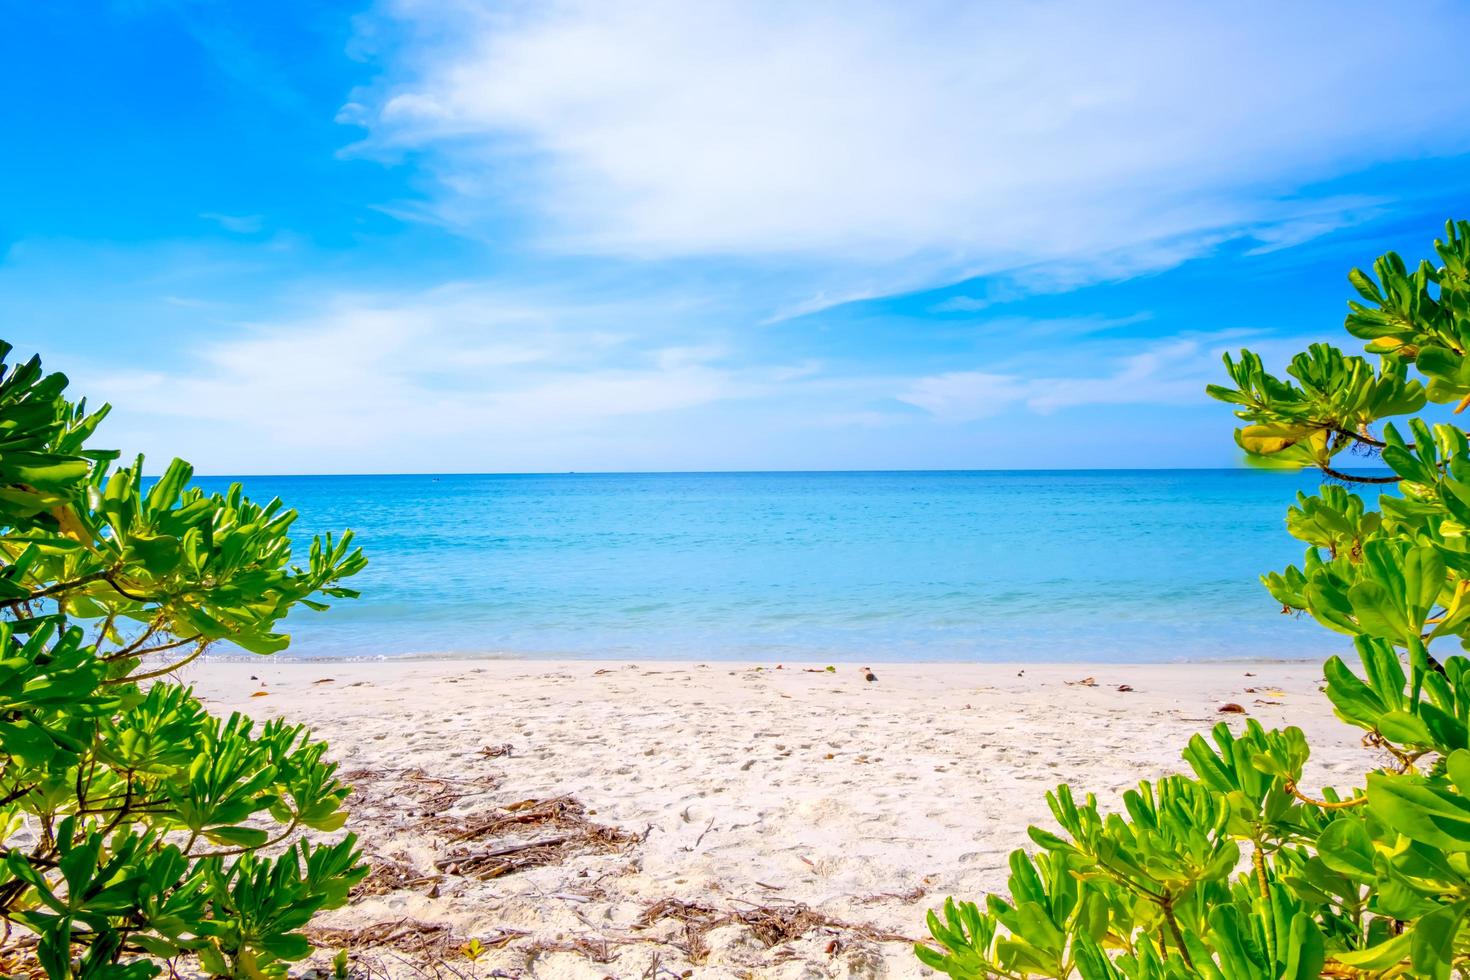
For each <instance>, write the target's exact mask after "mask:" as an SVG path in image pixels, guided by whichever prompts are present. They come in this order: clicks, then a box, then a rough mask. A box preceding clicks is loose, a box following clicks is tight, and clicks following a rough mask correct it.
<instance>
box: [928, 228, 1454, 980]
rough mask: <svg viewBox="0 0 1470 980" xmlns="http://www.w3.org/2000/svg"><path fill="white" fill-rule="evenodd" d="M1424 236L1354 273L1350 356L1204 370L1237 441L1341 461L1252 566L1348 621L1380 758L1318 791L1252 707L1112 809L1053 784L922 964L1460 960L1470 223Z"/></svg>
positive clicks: (1417, 972)
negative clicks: (1239, 721) (1001, 862)
mask: <svg viewBox="0 0 1470 980" xmlns="http://www.w3.org/2000/svg"><path fill="white" fill-rule="evenodd" d="M1434 253H1435V256H1436V258H1435V259H1434V260H1426V261H1423V262H1421V263H1420V264H1419V265H1418V266H1417V267H1414V268H1410V267H1409V266H1408V265H1407V264H1406V263H1405V262H1404V261H1403V260H1402V259H1401V258H1400V257H1399V256H1398V255H1395V254H1392V253H1390V254H1388V255H1385V256H1383V257H1382V258H1380V259H1379V260H1378V261H1377V262H1376V263H1375V264H1374V267H1373V273H1372V274H1371V275H1370V274H1368V273H1365V272H1362V271H1357V270H1355V271H1353V272H1352V273H1351V275H1350V276H1349V280H1350V282H1351V284H1352V286H1353V288H1354V289H1355V290H1356V291H1357V294H1358V299H1356V300H1354V301H1352V302H1351V303H1349V307H1350V312H1349V314H1348V317H1347V324H1346V325H1347V331H1348V333H1350V334H1352V335H1353V336H1354V337H1356V338H1358V339H1359V340H1361V341H1364V342H1365V343H1366V354H1367V355H1368V356H1367V357H1364V356H1358V355H1350V354H1345V353H1343V352H1342V351H1340V350H1339V349H1337V348H1336V347H1332V346H1330V345H1328V344H1315V345H1313V346H1312V347H1311V348H1310V349H1308V350H1307V351H1306V352H1305V353H1302V354H1299V355H1297V356H1296V357H1295V358H1293V359H1292V361H1291V363H1290V365H1289V366H1288V367H1287V368H1286V373H1285V376H1284V377H1282V376H1277V375H1274V374H1271V373H1269V372H1268V371H1267V370H1266V368H1265V366H1264V365H1263V363H1262V361H1261V358H1259V357H1258V356H1256V355H1255V354H1253V353H1250V352H1249V351H1244V352H1242V353H1241V354H1240V356H1239V357H1238V358H1231V357H1228V356H1227V357H1226V359H1225V368H1226V371H1227V373H1228V375H1229V379H1230V384H1228V385H1218V386H1216V385H1212V386H1210V388H1209V394H1210V395H1211V396H1213V397H1214V398H1217V399H1219V400H1221V401H1223V402H1227V403H1229V404H1231V405H1233V406H1235V414H1236V416H1237V417H1238V418H1239V419H1240V421H1241V423H1242V425H1241V427H1240V428H1238V429H1237V430H1236V433H1235V439H1236V442H1237V443H1238V444H1239V445H1240V447H1241V449H1243V450H1244V451H1245V453H1246V455H1247V457H1248V458H1249V459H1250V460H1251V461H1253V462H1256V463H1260V464H1263V465H1270V466H1291V467H1315V468H1317V469H1319V470H1321V471H1322V472H1323V473H1324V474H1326V475H1327V476H1328V477H1330V478H1332V479H1333V480H1334V481H1336V482H1335V483H1332V484H1330V485H1324V486H1323V487H1322V488H1321V489H1320V490H1319V491H1318V492H1317V493H1315V494H1310V495H1308V494H1299V495H1298V498H1297V501H1296V503H1295V505H1294V506H1292V507H1291V508H1290V510H1289V511H1288V513H1287V518H1286V526H1287V530H1288V531H1289V532H1290V533H1291V534H1292V535H1293V536H1295V537H1297V538H1298V539H1300V540H1301V541H1303V542H1305V544H1306V546H1307V548H1306V556H1305V559H1304V560H1303V562H1302V564H1301V565H1299V566H1291V567H1289V568H1287V569H1285V570H1283V571H1280V572H1272V573H1270V574H1268V575H1265V576H1264V577H1263V582H1264V584H1265V586H1266V589H1267V590H1268V591H1269V592H1270V594H1271V596H1272V597H1274V598H1275V600H1276V601H1277V602H1279V603H1280V604H1281V607H1282V610H1283V611H1284V612H1304V613H1306V614H1309V615H1310V616H1312V617H1313V618H1315V619H1316V620H1317V621H1318V622H1320V623H1321V624H1322V625H1323V626H1325V627H1327V628H1328V629H1330V630H1334V631H1336V632H1338V633H1342V634H1344V635H1345V636H1346V637H1350V638H1351V645H1352V647H1353V649H1354V651H1355V654H1354V657H1353V659H1354V660H1355V661H1356V662H1355V663H1353V664H1350V663H1348V662H1347V661H1345V660H1344V659H1342V658H1340V657H1333V658H1332V659H1330V660H1328V661H1327V663H1326V665H1325V670H1324V674H1325V682H1326V683H1325V689H1326V694H1327V697H1328V698H1329V699H1330V701H1331V703H1332V706H1333V708H1334V710H1335V712H1336V714H1337V716H1338V717H1339V718H1341V719H1342V720H1343V721H1344V722H1346V723H1347V724H1349V725H1352V726H1355V727H1357V728H1360V729H1362V730H1363V732H1364V733H1365V734H1364V736H1363V741H1364V743H1365V745H1367V746H1368V747H1369V749H1370V751H1371V752H1372V753H1373V754H1374V755H1375V756H1376V760H1375V761H1376V763H1377V768H1374V769H1372V770H1371V771H1369V772H1366V773H1365V774H1364V778H1363V780H1362V782H1361V784H1360V785H1358V786H1356V787H1353V788H1351V789H1346V790H1338V789H1331V788H1324V789H1320V790H1314V791H1310V792H1309V791H1308V790H1306V789H1304V786H1309V785H1310V784H1311V777H1310V775H1309V774H1308V773H1309V770H1308V760H1309V750H1308V746H1307V742H1306V739H1305V738H1304V737H1303V735H1302V732H1301V731H1300V730H1299V729H1297V728H1286V729H1284V730H1267V729H1265V728H1263V727H1262V726H1261V725H1260V724H1259V723H1257V722H1255V721H1247V722H1245V724H1244V725H1239V726H1236V727H1233V728H1232V727H1231V726H1228V725H1225V724H1220V725H1217V726H1216V727H1215V729H1214V731H1213V732H1212V733H1211V734H1210V736H1209V737H1208V738H1205V737H1202V736H1199V735H1196V736H1195V737H1194V738H1192V739H1191V740H1190V742H1189V744H1188V746H1187V747H1186V748H1185V749H1184V753H1183V755H1184V761H1185V763H1186V764H1187V766H1188V768H1189V770H1190V772H1191V773H1192V775H1188V776H1184V775H1181V776H1172V777H1169V778H1166V779H1161V780H1157V781H1152V782H1145V783H1142V784H1141V785H1139V787H1138V788H1137V789H1135V790H1133V791H1131V792H1129V793H1127V794H1125V796H1124V799H1123V805H1122V808H1121V812H1107V811H1105V809H1104V808H1103V807H1102V806H1100V805H1099V803H1098V802H1097V800H1096V799H1095V798H1094V797H1093V796H1092V795H1090V794H1089V795H1081V794H1078V793H1076V792H1074V791H1073V790H1072V789H1071V788H1069V787H1067V786H1061V787H1059V788H1058V789H1057V790H1056V791H1055V792H1053V793H1051V794H1049V795H1048V798H1047V799H1048V802H1049V803H1050V805H1051V810H1052V813H1053V815H1054V816H1055V818H1056V822H1057V824H1058V827H1057V828H1056V829H1055V830H1046V829H1041V828H1035V827H1033V828H1032V829H1031V840H1032V842H1033V843H1034V845H1035V849H1034V850H1031V851H1016V852H1015V853H1014V854H1012V855H1011V858H1010V879H1009V887H1008V892H1007V893H1006V894H1004V895H991V896H989V897H988V898H987V899H986V900H985V904H984V906H983V907H981V906H977V905H975V904H972V903H969V902H956V901H953V900H950V901H947V902H946V903H945V905H944V908H943V910H942V912H940V913H938V914H936V913H932V912H931V913H930V916H929V927H930V931H931V932H932V934H933V936H934V940H935V943H936V945H933V946H930V945H921V946H919V947H918V955H919V958H920V959H921V960H923V962H925V963H926V964H928V965H929V966H931V967H933V968H934V969H936V970H939V971H941V972H944V973H947V974H949V975H950V976H952V977H956V978H970V977H991V976H1000V977H1026V976H1042V977H1068V976H1074V975H1078V976H1082V977H1085V978H1088V980H1110V978H1120V977H1128V978H1174V977H1179V978H1184V977H1209V978H1219V980H1246V978H1261V980H1266V978H1273V980H1274V978H1283V977H1284V978H1297V980H1303V978H1307V977H1319V976H1321V977H1400V976H1422V977H1436V978H1447V977H1450V976H1452V975H1453V976H1470V659H1467V658H1466V657H1465V656H1464V655H1463V654H1462V653H1458V652H1456V653H1451V652H1448V651H1452V650H1464V649H1466V648H1470V440H1467V435H1466V431H1465V429H1464V427H1463V423H1462V422H1461V421H1460V418H1461V416H1460V413H1462V412H1463V411H1464V410H1465V408H1466V407H1467V406H1470V223H1466V222H1462V223H1459V224H1451V225H1449V226H1447V228H1446V233H1445V237H1444V238H1443V239H1442V240H1440V241H1438V242H1436V243H1435V246H1434ZM1431 403H1432V404H1431ZM1426 406H1429V411H1430V413H1432V414H1431V415H1430V417H1428V418H1420V417H1415V415H1416V413H1419V412H1420V411H1421V410H1424V409H1426ZM1434 406H1445V408H1435V407H1434ZM1401 416H1409V418H1407V420H1405V421H1401V422H1399V423H1394V422H1386V421H1385V420H1387V419H1389V418H1392V417H1401ZM1369 463H1371V464H1372V465H1371V466H1369V465H1365V464H1369ZM1385 467H1386V471H1385V469H1383V468H1385ZM1364 470H1369V471H1370V472H1368V473H1367V474H1366V475H1365V474H1364ZM1365 488H1369V489H1371V490H1381V491H1382V493H1381V495H1380V494H1375V493H1368V495H1367V497H1366V498H1365V496H1363V495H1362V493H1361V492H1362V491H1364V490H1365ZM1354 489H1357V490H1359V491H1360V492H1354ZM1375 498H1376V499H1375ZM1346 642H1347V641H1345V644H1346Z"/></svg>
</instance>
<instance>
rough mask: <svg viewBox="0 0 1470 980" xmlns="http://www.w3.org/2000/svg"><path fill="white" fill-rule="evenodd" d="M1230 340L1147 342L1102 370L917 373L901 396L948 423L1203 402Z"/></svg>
mask: <svg viewBox="0 0 1470 980" xmlns="http://www.w3.org/2000/svg"><path fill="white" fill-rule="evenodd" d="M1227 336H1229V337H1230V339H1231V340H1232V341H1233V340H1238V339H1239V335H1238V334H1229V335H1227ZM1227 346H1229V343H1228V342H1226V341H1225V340H1224V338H1210V339H1206V338H1188V337H1186V338H1174V339H1167V340H1164V341H1157V342H1149V343H1148V346H1147V348H1146V349H1144V350H1141V351H1138V352H1137V353H1133V354H1129V355H1127V356H1125V357H1121V358H1118V359H1117V360H1116V362H1115V363H1114V364H1112V365H1111V369H1110V370H1108V371H1107V372H1106V373H1104V374H1100V375H1083V376H1056V377H1045V376H1037V375H1024V374H1019V373H995V372H991V371H948V372H945V373H942V374H936V375H930V376H928V377H923V378H919V379H917V380H915V381H914V382H913V383H912V384H911V385H909V386H908V387H907V388H906V389H905V390H904V391H902V392H901V393H900V394H899V395H898V400H899V401H901V402H905V403H907V404H909V405H913V406H915V407H916V408H921V409H923V410H924V411H926V412H928V413H929V414H930V415H932V416H934V417H935V418H936V419H938V420H940V421H943V422H973V421H975V420H977V419H984V418H990V417H992V416H995V415H999V414H1001V413H1002V412H1005V411H1009V410H1011V409H1014V408H1016V407H1018V406H1021V407H1024V408H1026V409H1029V410H1030V411H1033V412H1038V413H1041V414H1044V415H1045V414H1051V413H1052V412H1056V411H1059V410H1062V409H1067V408H1077V407H1081V406H1088V405H1191V404H1198V403H1200V401H1201V400H1202V394H1201V393H1202V391H1203V389H1204V386H1205V384H1206V383H1208V382H1209V381H1213V380H1215V377H1214V376H1215V375H1216V374H1218V373H1219V355H1220V351H1221V350H1222V349H1224V348H1225V347H1227Z"/></svg>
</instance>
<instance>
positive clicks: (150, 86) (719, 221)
mask: <svg viewBox="0 0 1470 980" xmlns="http://www.w3.org/2000/svg"><path fill="white" fill-rule="evenodd" d="M1283 8H1285V9H1283ZM7 14H8V18H7V21H8V28H9V29H8V30H7V31H6V32H4V35H3V37H0V72H3V73H4V74H5V76H6V78H5V84H6V86H7V90H8V91H9V93H10V98H9V99H8V100H7V106H6V126H5V144H6V154H5V155H6V161H7V164H8V166H7V176H6V179H5V180H4V181H3V182H0V308H3V309H4V310H5V329H4V332H3V336H5V337H6V338H7V339H9V340H11V341H12V342H14V343H15V344H16V345H17V346H18V347H19V348H21V349H22V350H23V351H32V350H38V351H40V352H41V353H42V354H43V355H44V357H45V358H46V360H47V362H48V364H50V365H51V366H53V367H55V368H58V369H62V370H65V371H67V373H68V374H70V375H71V376H72V378H73V380H74V384H75V388H76V390H77V392H78V393H82V392H85V393H87V394H88V395H90V396H91V397H92V398H93V399H96V400H108V401H111V402H113V403H114V404H115V406H116V410H115V415H114V417H113V419H112V420H110V421H109V423H108V425H107V427H106V428H105V429H104V435H105V441H106V442H107V443H109V444H112V445H117V446H119V447H121V448H124V449H125V450H127V451H129V452H132V451H146V452H147V453H149V455H150V457H151V458H155V459H157V460H160V461H161V460H162V459H164V458H167V457H168V456H172V455H180V456H184V457H185V458H188V459H191V460H192V461H194V462H195V463H196V464H197V465H198V467H199V469H200V470H201V471H203V472H211V473H261V472H421V471H429V472H432V471H460V472H464V471H493V472H501V471H560V470H668V469H672V470H688V469H767V468H770V469H847V468H859V469H866V468H875V469H878V468H991V467H1095V466H1214V465H1232V464H1233V463H1234V462H1235V455H1234V452H1233V447H1232V444H1231V441H1230V438H1229V429H1230V418H1229V414H1228V412H1227V411H1225V409H1224V408H1223V407H1220V406H1217V405H1214V404H1212V403H1209V402H1207V401H1206V400H1205V399H1204V397H1203V395H1202V393H1201V388H1202V386H1203V385H1204V384H1205V383H1206V382H1207V381H1209V380H1214V379H1215V378H1216V377H1217V375H1218V357H1219V353H1220V352H1221V351H1222V350H1225V349H1229V348H1232V347H1238V346H1241V345H1243V344H1248V345H1250V346H1252V347H1254V348H1256V349H1259V350H1261V351H1263V353H1265V354H1266V355H1267V356H1268V357H1270V358H1272V359H1274V360H1276V361H1280V360H1282V359H1283V358H1284V357H1285V356H1286V355H1288V354H1289V353H1290V352H1292V351H1294V350H1296V349H1298V348H1300V347H1301V346H1303V345H1305V344H1306V343H1308V342H1310V341H1312V340H1316V339H1322V338H1333V339H1337V338H1341V342H1343V343H1347V342H1349V341H1348V339H1347V338H1346V337H1345V335H1342V334H1341V331H1340V324H1341V318H1342V312H1343V308H1344V307H1343V304H1344V302H1345V300H1346V299H1347V297H1348V288H1347V284H1346V281H1345V274H1346V272H1347V270H1348V268H1350V267H1351V266H1353V265H1355V264H1366V263H1368V262H1370V261H1371V260H1372V258H1373V257H1374V256H1376V255H1377V254H1379V253H1380V252H1381V251H1384V250H1386V249H1389V248H1394V249H1399V250H1401V251H1403V252H1404V253H1406V254H1407V255H1409V256H1411V257H1415V258H1417V257H1418V256H1420V255H1423V254H1425V253H1426V252H1427V246H1428V244H1429V242H1430V240H1431V239H1432V238H1433V237H1434V235H1435V234H1436V233H1437V231H1438V229H1439V227H1440V226H1441V224H1442V222H1443V221H1444V220H1445V219H1446V218H1449V217H1470V170H1467V166H1466V164H1467V163H1470V88H1467V87H1466V86H1464V85H1460V84H1457V83H1455V81H1454V79H1455V78H1456V77H1457V66H1458V65H1459V64H1461V62H1462V61H1463V42H1464V39H1465V38H1466V37H1470V6H1466V5H1464V4H1459V3H1451V2H1445V3H1430V2H1426V3H1408V4H1404V5H1400V6H1398V7H1394V8H1392V10H1388V9H1387V8H1384V7H1383V6H1382V5H1381V4H1376V5H1368V4H1360V3H1355V2H1346V3H1343V2H1338V3H1331V4H1329V3H1313V2H1307V3H1299V4H1290V5H1282V4H1274V3H1272V4H1268V3H1251V2H1246V3H1238V4H1230V5H1224V4H1208V5H1206V4H1202V5H1180V4H1172V3H1164V2H1135V3H1127V4H1116V3H1110V4H1103V3H1079V2H1044V0H1043V2H1036V3H1026V4H1021V3H985V2H974V3H959V2H914V3H909V2H906V3H902V4H900V3H894V2H888V3H874V2H861V0H856V2H850V3H819V2H813V3H810V4H800V5H791V4H778V3H764V2H735V0H730V2H722V0H701V2H699V3H688V2H684V3H680V2H654V0H627V2H621V3H617V4H607V3H535V4H531V3H526V4H519V3H477V2H471V0H440V2H430V0H403V2H398V3H379V4H372V3H364V2H352V3H338V2H325V3H313V4H299V3H284V2H280V3H278V2H259V3H254V4H231V3H224V2H187V0H174V2H148V0H128V2H119V3H114V4H107V3H100V2H92V3H81V4H49V5H48V4H31V5H24V6H18V5H12V7H11V8H10V9H9V10H8V12H7Z"/></svg>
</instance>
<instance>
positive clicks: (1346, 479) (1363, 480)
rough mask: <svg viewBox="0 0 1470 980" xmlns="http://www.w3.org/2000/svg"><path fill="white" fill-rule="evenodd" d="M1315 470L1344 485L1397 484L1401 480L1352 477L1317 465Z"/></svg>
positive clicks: (1390, 477) (1396, 478)
mask: <svg viewBox="0 0 1470 980" xmlns="http://www.w3.org/2000/svg"><path fill="white" fill-rule="evenodd" d="M1317 469H1319V470H1321V471H1322V472H1323V473H1325V474H1326V475H1327V476H1330V477H1332V478H1333V479H1334V480H1341V481H1343V482H1344V483H1398V482H1399V481H1400V480H1402V479H1403V477H1401V476H1353V475H1352V474H1350V473H1344V472H1342V471H1341V470H1335V469H1333V468H1332V467H1330V466H1322V465H1321V464H1318V466H1317Z"/></svg>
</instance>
